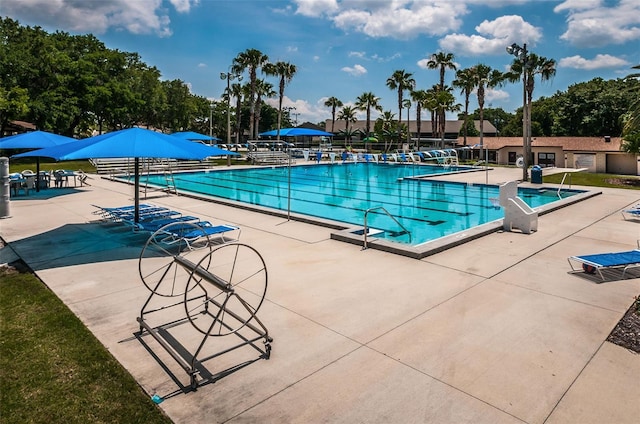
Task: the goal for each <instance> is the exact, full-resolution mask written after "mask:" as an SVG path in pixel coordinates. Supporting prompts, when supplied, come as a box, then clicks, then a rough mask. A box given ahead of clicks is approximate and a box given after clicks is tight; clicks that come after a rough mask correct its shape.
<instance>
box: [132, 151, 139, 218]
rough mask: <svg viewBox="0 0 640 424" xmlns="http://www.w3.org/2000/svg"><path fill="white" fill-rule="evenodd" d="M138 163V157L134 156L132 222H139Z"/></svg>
mask: <svg viewBox="0 0 640 424" xmlns="http://www.w3.org/2000/svg"><path fill="white" fill-rule="evenodd" d="M139 165H140V159H139V158H135V161H134V166H135V168H136V169H135V174H134V175H135V176H134V184H133V186H134V190H135V194H134V199H135V200H134V209H135V213H134V222H135V223H136V224H137V223H138V222H140V169H139Z"/></svg>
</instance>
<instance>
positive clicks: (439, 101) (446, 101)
mask: <svg viewBox="0 0 640 424" xmlns="http://www.w3.org/2000/svg"><path fill="white" fill-rule="evenodd" d="M435 100H436V113H438V114H439V115H440V116H446V114H447V112H457V111H459V110H460V106H461V105H460V104H458V103H456V98H455V96H454V95H453V94H452V93H451V89H450V88H449V87H445V88H444V89H443V90H440V91H438V92H437V93H436V99H435ZM439 123H440V128H439V133H440V143H441V145H440V147H441V148H444V135H445V131H446V125H447V121H446V120H445V119H441V120H440V121H439Z"/></svg>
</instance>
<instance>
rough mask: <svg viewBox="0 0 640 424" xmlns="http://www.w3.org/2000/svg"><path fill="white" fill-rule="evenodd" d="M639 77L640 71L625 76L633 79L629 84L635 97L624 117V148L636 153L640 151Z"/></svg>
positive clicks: (635, 67)
mask: <svg viewBox="0 0 640 424" xmlns="http://www.w3.org/2000/svg"><path fill="white" fill-rule="evenodd" d="M633 69H640V65H638V66H634V67H633ZM638 78H640V73H633V74H631V75H628V76H627V77H626V78H625V80H627V81H632V82H631V84H629V87H628V91H629V92H631V93H632V95H633V96H634V99H633V100H632V101H631V104H630V105H629V109H628V111H627V113H625V114H624V115H623V119H622V122H623V124H624V127H623V131H622V150H623V151H625V152H628V153H635V154H639V153H640V85H639V84H638ZM633 82H635V84H634V83H633Z"/></svg>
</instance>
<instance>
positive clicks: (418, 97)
mask: <svg viewBox="0 0 640 424" xmlns="http://www.w3.org/2000/svg"><path fill="white" fill-rule="evenodd" d="M411 99H413V102H414V103H415V104H416V132H417V134H418V140H417V141H416V150H420V134H421V133H422V107H423V105H424V104H425V101H426V100H427V92H426V91H424V90H414V91H412V92H411Z"/></svg>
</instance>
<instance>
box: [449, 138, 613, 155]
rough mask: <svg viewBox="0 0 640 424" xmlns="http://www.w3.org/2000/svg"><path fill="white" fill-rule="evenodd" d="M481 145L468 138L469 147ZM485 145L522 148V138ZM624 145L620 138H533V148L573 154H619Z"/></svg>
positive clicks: (487, 140) (490, 140) (488, 141)
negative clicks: (552, 148) (556, 149)
mask: <svg viewBox="0 0 640 424" xmlns="http://www.w3.org/2000/svg"><path fill="white" fill-rule="evenodd" d="M479 143H480V137H467V145H469V146H473V145H474V144H479ZM461 144H463V139H462V137H458V145H461ZM483 144H484V145H485V146H487V147H488V148H489V149H490V150H498V149H502V148H504V147H511V146H513V147H518V146H519V147H522V137H484V138H483ZM621 145H622V139H621V138H620V137H611V138H610V141H605V137H533V138H532V139H531V147H532V148H536V147H559V148H562V150H564V151H569V152H571V151H573V152H581V151H585V152H619V151H620V147H621Z"/></svg>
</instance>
